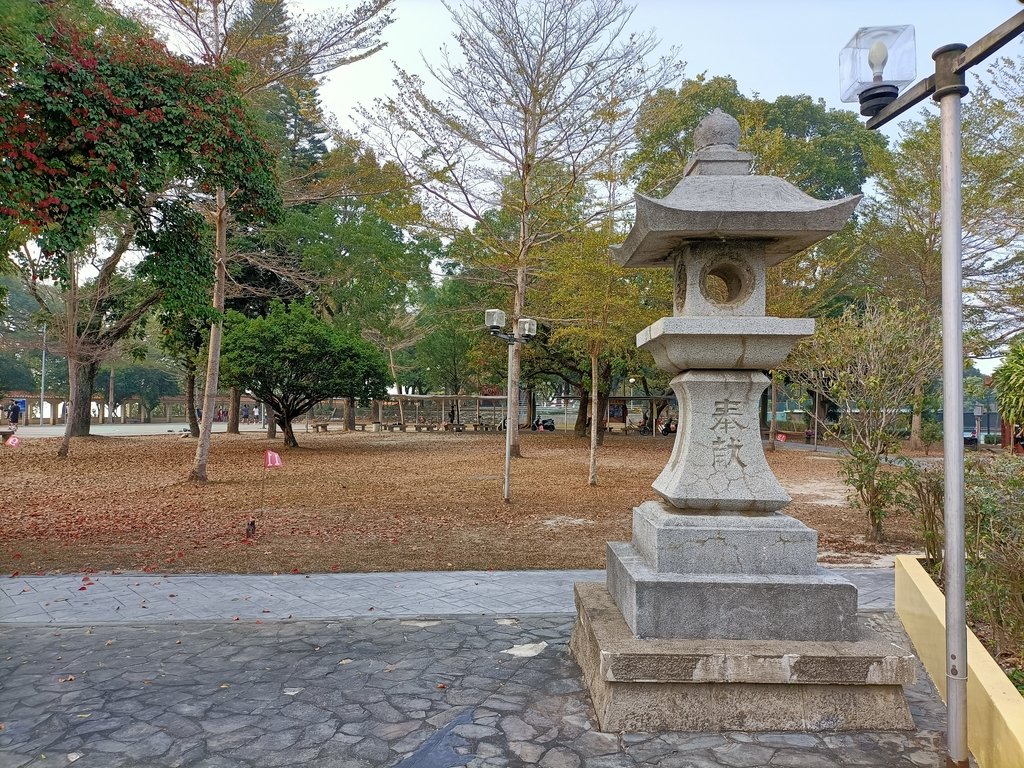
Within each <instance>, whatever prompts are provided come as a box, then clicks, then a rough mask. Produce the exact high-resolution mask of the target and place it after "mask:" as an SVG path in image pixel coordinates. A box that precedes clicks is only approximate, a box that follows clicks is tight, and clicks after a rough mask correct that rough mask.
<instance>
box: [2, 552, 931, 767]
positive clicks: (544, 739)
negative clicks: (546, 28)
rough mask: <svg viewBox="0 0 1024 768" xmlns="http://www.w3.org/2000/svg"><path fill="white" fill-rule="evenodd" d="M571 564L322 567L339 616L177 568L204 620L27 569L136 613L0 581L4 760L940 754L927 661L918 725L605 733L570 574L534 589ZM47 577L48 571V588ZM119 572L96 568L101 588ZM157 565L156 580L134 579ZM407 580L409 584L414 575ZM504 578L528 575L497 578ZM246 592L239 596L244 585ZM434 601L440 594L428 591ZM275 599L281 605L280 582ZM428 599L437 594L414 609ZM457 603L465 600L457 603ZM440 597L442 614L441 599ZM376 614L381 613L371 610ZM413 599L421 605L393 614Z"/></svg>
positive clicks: (790, 758)
mask: <svg viewBox="0 0 1024 768" xmlns="http://www.w3.org/2000/svg"><path fill="white" fill-rule="evenodd" d="M598 573H599V572H598ZM844 573H847V572H845V571H844ZM851 575H852V574H851ZM578 576H579V574H578V573H577V574H574V575H573V576H572V578H577V577H578ZM563 577H564V574H559V575H549V576H544V575H543V574H532V578H533V579H534V581H533V582H532V583H529V582H528V581H527V582H524V581H523V579H522V578H518V577H515V576H512V575H508V574H476V575H467V574H400V575H395V574H384V575H377V576H373V577H370V576H365V579H370V578H372V579H375V580H380V579H383V581H379V582H378V589H379V588H381V587H389V588H390V589H391V590H395V589H396V587H395V582H394V581H389V579H394V578H400V581H401V584H402V585H403V586H400V587H399V588H398V589H397V591H398V592H400V593H401V594H402V595H403V596H404V598H405V601H404V602H403V601H396V602H394V603H387V602H386V601H385V600H383V596H384V595H390V594H391V592H390V591H389V592H386V593H382V592H379V591H374V590H372V589H370V588H369V587H366V588H365V589H364V590H363V591H359V590H356V589H355V588H354V587H352V585H353V584H363V585H364V586H365V579H364V578H357V577H355V576H345V577H335V576H331V577H323V578H325V579H329V580H330V581H326V582H325V583H326V584H328V585H331V584H333V585H334V586H335V587H338V586H339V585H342V584H347V585H348V588H350V589H351V591H349V592H347V594H348V598H347V599H348V600H349V602H348V603H337V604H333V603H329V604H328V605H330V606H333V607H332V610H335V611H338V612H343V611H345V610H347V611H349V613H348V614H345V615H346V617H345V618H342V619H336V620H326V621H325V620H314V619H311V618H310V617H309V616H305V615H303V613H302V612H301V611H299V609H296V610H295V611H293V620H291V621H288V620H273V619H272V618H268V614H262V613H259V614H253V613H247V614H246V617H244V618H243V617H241V616H240V617H239V620H238V621H234V616H235V615H238V614H239V610H238V608H237V606H238V605H239V604H245V605H247V604H248V603H254V602H255V603H258V602H260V601H261V600H263V599H264V598H263V593H262V592H260V593H256V592H253V594H249V593H250V592H252V590H245V594H239V593H237V592H236V593H232V591H231V590H230V589H225V590H223V591H222V590H219V589H213V587H214V586H216V585H217V584H218V582H220V581H223V580H222V579H219V578H218V577H179V576H175V577H172V579H170V581H171V583H172V585H173V588H174V589H175V590H184V587H183V586H182V584H183V583H191V582H189V581H188V580H189V579H192V580H196V581H197V582H198V583H199V584H205V586H206V592H207V594H208V595H210V597H209V598H208V602H209V607H210V608H211V612H214V613H217V612H215V611H212V608H214V607H216V605H217V604H218V603H221V604H222V603H223V602H224V601H225V600H226V601H227V605H228V606H230V607H229V608H228V607H226V606H225V605H222V607H221V609H220V611H219V613H217V615H216V616H213V617H212V620H211V619H210V618H207V619H205V620H187V621H181V620H176V619H175V618H174V617H171V616H169V615H167V614H166V612H164V611H162V610H161V611H157V612H156V613H154V614H150V613H149V611H150V610H153V609H151V608H141V607H137V606H132V605H131V604H132V602H133V601H137V600H138V598H139V593H137V592H134V591H133V590H136V589H138V590H141V589H143V587H142V586H141V585H142V583H143V581H142V580H140V577H137V576H132V577H126V578H128V579H135V580H138V581H139V585H140V586H139V587H135V586H134V584H135V581H131V582H128V583H129V584H130V585H131V588H130V589H128V590H125V589H123V588H122V589H115V588H114V586H116V585H112V586H110V587H108V589H109V590H110V592H109V593H108V594H107V595H106V597H105V599H104V600H97V599H96V598H95V597H94V596H95V595H96V594H97V593H99V592H100V591H101V590H95V591H94V587H88V588H87V589H86V591H85V592H81V593H78V594H77V595H76V594H71V593H72V592H75V593H77V592H78V588H77V587H74V586H73V585H72V584H71V583H70V578H69V577H60V578H58V577H38V578H36V579H26V580H24V581H26V582H27V583H28V584H29V585H32V587H40V588H43V587H45V590H50V589H52V590H55V591H59V589H61V588H62V589H63V590H64V592H63V595H64V596H66V597H67V598H68V600H69V601H70V602H69V603H68V605H67V606H65V607H66V608H68V609H69V610H75V609H84V608H85V604H84V603H81V604H78V603H76V602H75V600H76V598H78V597H79V596H80V595H81V596H86V595H90V594H91V595H93V596H90V598H89V599H90V601H93V600H96V603H97V604H92V603H90V605H92V608H90V610H97V611H99V610H100V607H101V605H106V604H107V603H109V601H111V600H115V601H123V605H124V606H125V607H124V608H122V611H125V614H124V616H129V613H130V614H131V615H130V616H129V618H127V619H126V618H124V617H122V616H121V615H120V614H121V611H116V610H115V611H113V613H114V614H115V616H116V619H115V620H114V621H113V622H111V623H101V622H100V621H98V620H97V621H96V622H95V623H94V622H93V621H92V620H89V621H85V622H83V621H82V619H81V617H79V620H78V622H77V623H74V624H69V623H68V622H69V621H71V618H61V617H63V616H64V614H62V613H60V612H59V611H58V612H54V611H44V612H43V614H39V615H40V616H41V617H42V618H41V619H37V620H35V621H33V620H31V619H28V618H26V614H25V613H23V612H22V613H19V616H20V618H17V619H16V620H13V621H12V620H9V619H8V615H7V612H8V610H9V608H10V606H11V604H12V602H17V601H14V600H13V596H12V594H11V593H12V585H13V584H16V583H18V582H19V581H20V580H18V579H7V580H5V581H8V582H11V583H10V584H4V589H3V592H4V595H6V597H0V600H6V601H11V602H2V603H0V723H3V724H4V727H3V730H2V731H0V768H23V766H42V765H45V766H65V765H74V766H76V768H81V767H84V766H91V767H93V768H122V767H125V768H128V767H131V768H134V767H136V766H138V767H140V768H158V767H159V768H165V767H169V766H182V767H187V768H199V767H200V766H202V767H209V768H229V767H234V766H254V767H258V768H263V767H264V766H266V767H267V768H270V767H272V766H288V765H301V766H311V767H312V768H327V767H328V766H344V767H345V768H371V766H389V767H393V766H399V767H400V768H454V767H455V766H471V767H472V768H499V767H504V766H509V767H510V768H512V767H518V766H533V765H537V766H541V768H639V767H640V766H655V767H656V768H756V767H760V766H782V767H786V766H793V767H796V766H800V767H801V768H804V767H806V768H848V767H850V766H880V767H882V768H888V767H890V766H891V767H892V768H915V767H916V768H932V767H934V768H940V766H941V765H942V764H943V761H944V758H943V755H942V751H943V750H942V733H941V732H942V729H943V709H942V706H941V703H940V702H939V701H938V699H937V697H936V696H935V693H934V689H933V688H932V686H931V684H930V683H929V682H927V678H926V677H925V676H924V674H923V672H920V673H919V681H918V683H916V684H915V685H913V686H909V687H908V691H907V692H908V699H909V700H910V703H911V710H912V712H913V715H914V718H915V721H916V723H917V730H916V731H914V732H908V733H903V732H883V733H857V734H846V735H843V734H799V733H798V734H745V733H725V734H688V733H670V734H662V735H652V734H603V733H599V732H597V731H595V730H594V728H595V725H596V723H595V720H594V717H593V712H592V709H591V707H590V703H589V700H588V698H587V696H586V694H585V693H584V691H583V690H582V686H581V683H580V679H579V670H578V668H577V667H576V665H575V663H574V662H573V661H572V660H571V659H570V658H569V657H568V655H567V650H566V648H567V644H568V639H569V634H570V632H571V629H572V623H573V615H572V613H571V590H566V591H567V592H568V593H569V595H570V596H569V597H568V598H566V597H564V596H562V597H557V596H555V595H556V592H557V590H553V591H552V592H551V593H547V596H546V597H544V596H542V594H543V590H544V588H545V585H548V586H550V585H551V584H553V583H557V582H558V581H559V579H561V578H563ZM44 578H46V579H50V578H55V579H57V581H54V582H50V581H47V582H45V584H44V583H43V582H42V579H44ZM111 578H112V577H110V576H99V577H94V580H95V583H96V585H97V586H98V585H99V584H104V583H108V582H109V580H110V579H111ZM245 578H247V579H251V578H252V577H245ZM278 578H279V579H281V580H280V581H272V582H271V583H272V591H270V592H268V593H267V594H269V595H274V596H280V594H281V592H286V593H287V594H290V595H292V597H291V603H292V605H301V606H302V610H303V611H304V612H305V613H315V612H316V611H319V610H323V607H322V606H320V604H319V602H318V601H317V600H311V599H309V598H310V596H311V595H313V593H314V588H313V587H312V586H309V590H308V591H307V589H306V587H307V586H308V583H310V582H315V581H316V580H317V577H311V578H310V579H309V580H306V579H296V578H295V577H288V578H287V579H284V578H283V577H278ZM572 578H569V579H568V580H569V581H571V580H572ZM435 579H436V583H435V586H436V588H437V589H441V590H442V591H443V589H444V588H445V587H453V585H455V584H457V583H460V582H461V583H462V587H461V588H458V589H456V591H455V592H445V593H444V594H447V595H448V598H444V597H443V596H442V595H441V593H436V594H433V596H432V598H431V594H430V590H429V589H428V588H427V587H426V586H425V584H426V582H428V581H431V580H435ZM150 580H152V581H154V582H155V581H157V579H156V578H154V577H149V576H147V577H145V581H147V582H148V581H150ZM462 580H465V581H462ZM75 581H79V582H80V577H78V578H76V579H75ZM857 581H858V583H859V584H863V586H864V592H865V595H864V596H865V597H867V598H868V599H869V600H871V601H874V602H875V603H876V604H881V603H884V602H885V600H886V599H887V600H888V601H889V604H891V581H892V574H891V572H889V571H883V572H875V573H865V574H862V575H859V576H857ZM58 582H62V583H63V587H60V585H59V584H58ZM229 583H230V582H229ZM886 583H888V587H886ZM296 584H299V585H301V588H297V587H296V586H295V585H296ZM414 584H418V585H419V586H418V587H416V589H413V585H414ZM515 584H521V585H522V589H519V590H515V589H512V590H511V591H509V592H503V591H501V590H500V589H498V587H499V586H502V587H510V586H513V585H515ZM123 586H124V585H123V584H122V585H121V587H123ZM222 586H223V585H222ZM285 586H287V587H288V590H285V589H284V587H285ZM166 587H167V584H166V582H164V583H162V584H161V585H159V586H153V587H152V589H153V590H154V592H153V593H152V594H151V593H148V592H147V593H144V594H143V597H146V598H147V602H148V600H149V599H152V598H155V595H156V592H157V591H158V590H165V588H166ZM196 588H198V587H196ZM321 588H322V587H317V588H316V589H321ZM485 588H486V589H494V592H493V593H492V594H491V601H488V600H486V599H484V597H483V595H484V594H485V593H486V589H485ZM886 589H888V597H886ZM45 590H44V591H45ZM463 591H464V592H466V594H465V595H462V592H463ZM296 592H297V593H298V596H296V595H295V594H294V593H296ZM872 593H873V595H872ZM15 594H16V595H19V596H20V595H22V594H26V595H27V594H30V593H21V592H20V591H19V592H17V593H15ZM128 594H131V595H132V597H128V596H127V595H128ZM175 594H179V593H178V592H175ZM180 594H181V595H185V594H187V593H186V592H184V591H181V593H180ZM246 595H248V596H249V597H250V598H251V599H250V600H245V599H244V597H245V596H246ZM453 595H454V597H453ZM36 597H37V599H38V598H39V595H37V596H36ZM370 598H372V599H373V602H375V603H379V604H380V606H381V607H380V611H381V613H380V614H377V611H376V610H375V611H374V612H373V613H369V614H368V615H369V616H371V617H375V616H377V617H375V618H364V617H363V616H364V612H365V611H367V610H368V608H369V607H371V606H366V605H364V604H365V603H366V602H367V599H370ZM428 598H431V599H434V600H436V602H430V603H428V602H426V601H427V599H428ZM168 599H181V600H183V599H184V598H168ZM281 599H282V601H283V602H282V604H281V606H280V609H281V610H284V604H285V602H286V601H287V599H288V598H285V597H282V598H281ZM499 600H501V601H502V605H512V606H517V605H519V606H522V605H525V606H526V607H527V610H518V609H517V610H514V611H507V610H505V609H504V608H503V607H499V606H498V604H497V603H498V601H499ZM549 600H550V601H559V600H561V601H562V602H560V603H558V605H559V608H558V610H557V611H551V610H548V611H547V612H546V613H545V612H541V611H540V610H539V608H540V606H541V605H543V604H545V602H546V601H549ZM154 602H155V601H154ZM453 602H454V605H452V603H453ZM307 604H308V606H314V607H307ZM426 604H429V605H431V606H434V607H432V609H431V610H428V611H422V610H420V611H417V608H418V607H419V606H421V605H426ZM469 604H473V605H474V606H476V608H475V609H474V610H472V611H467V610H465V608H464V607H463V608H459V606H465V605H469ZM20 605H22V606H23V605H25V603H24V602H21V603H20ZM344 605H347V606H348V607H347V608H345V607H343V606H344ZM446 606H450V610H448V609H447V608H446ZM42 607H44V608H50V607H52V606H42ZM115 607H116V606H115ZM881 607H882V608H885V607H886V606H885V605H881ZM531 608H532V609H535V610H529V609H531ZM108 609H109V606H108V607H104V608H103V610H108ZM129 609H130V611H129ZM456 609H458V610H456ZM62 610H63V608H62ZM191 610H197V608H196V607H195V606H193V607H192V609H191ZM204 610H205V609H204ZM260 610H261V611H262V610H263V609H260ZM274 610H275V612H276V611H277V610H278V606H275V608H274ZM443 610H448V613H447V614H445V615H442V611H443ZM387 612H391V613H392V614H393V617H386V618H385V617H383V616H384V614H385V613H387ZM481 613H483V614H486V615H480V614H481ZM44 614H45V616H44ZM472 614H475V615H472ZM99 615H106V614H103V613H100V614H99ZM412 615H415V616H417V617H418V618H404V619H403V618H399V617H398V616H412ZM154 616H155V617H156V618H155V619H154ZM140 617H142V618H140ZM260 617H262V618H260ZM300 617H301V620H298V619H299V618H300ZM178 618H179V619H180V616H179V617H178ZM225 619H227V620H225ZM872 621H873V622H875V624H876V626H877V627H878V628H879V629H880V630H881V631H883V632H885V633H886V634H887V635H888V636H889V637H891V639H892V641H893V642H895V643H897V644H900V645H904V646H905V645H906V642H907V641H906V638H905V636H904V635H903V634H902V631H901V630H900V627H899V624H898V622H897V621H895V619H893V618H892V616H891V614H888V613H885V612H884V611H880V612H877V613H874V614H872ZM43 622H46V623H43ZM523 646H527V647H526V648H523ZM509 651H512V653H509ZM44 755H45V758H44V757H43V756H44Z"/></svg>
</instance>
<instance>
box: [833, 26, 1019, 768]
mask: <svg viewBox="0 0 1024 768" xmlns="http://www.w3.org/2000/svg"><path fill="white" fill-rule="evenodd" d="M897 30H900V31H899V32H897ZM1022 31H1024V11H1021V12H1020V13H1018V14H1016V15H1015V16H1013V17H1011V18H1010V19H1007V20H1006V21H1004V22H1003V23H1002V24H1000V25H999V26H998V27H996V28H995V29H994V30H992V31H991V32H989V33H988V34H987V35H985V36H984V37H982V38H981V39H980V40H978V41H977V42H975V43H974V44H973V45H971V46H966V45H963V44H961V43H955V44H953V45H944V46H942V47H941V48H938V49H937V50H936V51H935V52H934V53H933V54H932V58H933V59H934V60H935V74H934V75H929V76H928V77H925V78H924V79H922V80H919V81H918V82H916V83H914V85H912V86H910V87H909V88H907V89H906V90H905V91H904V92H903V94H902V95H901V96H897V93H898V91H899V87H902V85H905V84H906V83H908V82H909V81H905V80H904V74H903V73H902V72H893V73H888V72H887V71H886V65H887V63H888V62H889V61H890V60H891V61H893V62H894V63H896V64H899V63H900V62H904V61H905V60H906V58H905V56H904V53H903V50H904V48H905V46H906V45H907V43H908V42H909V44H910V45H911V46H912V45H913V34H912V33H911V34H910V36H909V40H908V38H907V37H906V36H904V37H903V38H902V39H901V38H899V34H901V33H903V34H904V35H905V28H900V27H864V28H862V29H860V30H858V31H857V34H856V35H854V37H853V38H852V39H851V40H850V42H849V43H848V44H847V46H846V48H844V49H843V53H842V54H841V55H840V68H841V73H842V78H843V83H842V89H843V100H844V101H852V100H853V99H852V98H849V97H850V96H854V95H855V96H856V98H857V100H858V101H860V104H861V114H862V115H865V116H866V117H867V118H868V121H867V127H868V128H869V129H875V128H879V127H881V126H882V125H885V124H886V123H887V122H889V121H890V120H892V119H893V118H895V117H897V116H899V115H901V114H903V113H904V112H906V111H907V110H908V109H910V108H911V107H913V106H914V105H916V104H917V103H918V102H920V101H923V100H924V99H926V98H927V97H928V96H931V97H932V98H933V99H934V100H935V101H937V102H939V124H940V136H941V154H942V174H941V186H940V191H941V195H942V205H941V220H942V385H943V386H942V388H943V397H942V400H943V406H942V407H943V414H944V418H943V422H944V423H943V455H944V457H945V477H946V483H945V504H944V515H945V521H946V522H945V531H946V543H945V551H944V553H943V569H944V571H945V573H944V582H945V593H946V765H947V766H948V767H949V768H966V767H967V624H966V615H965V614H966V605H965V600H966V598H965V586H964V576H965V574H964V566H965V552H964V441H963V426H964V425H963V421H964V411H963V353H964V350H963V303H962V300H961V291H962V288H963V280H962V275H961V263H960V262H961V246H962V240H961V238H962V232H961V196H960V195H961V189H960V183H961V173H960V144H961V113H960V101H961V99H962V98H963V97H964V96H965V95H966V94H967V85H966V84H965V75H964V73H965V72H966V71H967V70H968V69H970V68H971V67H972V66H974V65H975V64H978V63H980V62H982V61H984V60H985V59H987V58H988V57H989V56H990V55H991V54H993V53H995V52H996V51H997V50H999V49H1000V48H1002V47H1003V46H1004V45H1006V44H1007V43H1008V42H1010V41H1011V40H1013V39H1014V38H1015V37H1017V36H1018V35H1019V34H1020V33H1021V32H1022ZM890 46H892V48H890ZM894 53H895V54H896V55H895V57H894V56H893V54H894ZM910 58H912V56H911V57H910ZM865 65H866V67H867V69H865ZM911 79H913V75H911ZM887 84H888V85H890V86H897V87H896V88H892V87H890V88H883V87H881V86H885V85H887Z"/></svg>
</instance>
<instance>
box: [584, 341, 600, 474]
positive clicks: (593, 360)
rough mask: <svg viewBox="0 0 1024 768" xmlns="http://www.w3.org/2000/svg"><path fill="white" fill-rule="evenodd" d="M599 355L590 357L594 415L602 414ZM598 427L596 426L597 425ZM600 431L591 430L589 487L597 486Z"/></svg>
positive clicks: (591, 396)
mask: <svg viewBox="0 0 1024 768" xmlns="http://www.w3.org/2000/svg"><path fill="white" fill-rule="evenodd" d="M597 379H598V375H597V355H596V354H593V353H591V355H590V410H591V411H592V412H593V413H600V412H601V411H600V405H599V404H598V402H597V401H598V399H599V393H600V387H599V386H598V380H597ZM595 421H596V420H595ZM595 426H596V424H595ZM599 432H601V430H600V429H591V430H590V475H589V477H588V478H587V484H588V485H597V443H598V439H597V438H598V433H599Z"/></svg>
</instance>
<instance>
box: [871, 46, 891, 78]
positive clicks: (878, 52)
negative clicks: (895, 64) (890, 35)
mask: <svg viewBox="0 0 1024 768" xmlns="http://www.w3.org/2000/svg"><path fill="white" fill-rule="evenodd" d="M887 61H889V49H888V48H886V47H885V43H883V42H882V41H881V40H876V41H875V43H874V45H872V46H871V48H870V49H869V50H868V66H869V67H871V75H872V78H871V79H872V80H873V81H874V82H876V83H880V82H882V70H883V69H885V64H886V62H887Z"/></svg>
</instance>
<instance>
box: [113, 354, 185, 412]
mask: <svg viewBox="0 0 1024 768" xmlns="http://www.w3.org/2000/svg"><path fill="white" fill-rule="evenodd" d="M109 382H110V370H109V369H108V370H104V371H101V372H100V373H98V374H97V376H96V381H95V386H94V391H97V392H101V393H104V394H106V393H107V392H108V384H109ZM179 394H181V387H180V386H179V385H178V379H177V377H176V376H175V375H174V374H173V373H170V372H169V371H167V370H166V369H165V368H164V367H162V366H160V365H154V364H152V363H150V364H140V365H129V366H124V367H120V366H119V367H118V368H117V369H116V370H115V373H114V402H113V403H112V404H111V405H112V406H113V407H115V408H116V407H117V406H118V405H120V404H121V403H123V402H124V401H125V400H127V399H129V398H132V397H137V398H139V399H140V400H141V401H142V404H143V405H144V406H145V407H146V410H148V411H151V410H153V409H154V408H155V407H156V406H157V405H158V404H159V403H160V398H162V397H167V396H171V395H179Z"/></svg>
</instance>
